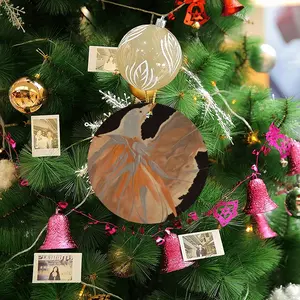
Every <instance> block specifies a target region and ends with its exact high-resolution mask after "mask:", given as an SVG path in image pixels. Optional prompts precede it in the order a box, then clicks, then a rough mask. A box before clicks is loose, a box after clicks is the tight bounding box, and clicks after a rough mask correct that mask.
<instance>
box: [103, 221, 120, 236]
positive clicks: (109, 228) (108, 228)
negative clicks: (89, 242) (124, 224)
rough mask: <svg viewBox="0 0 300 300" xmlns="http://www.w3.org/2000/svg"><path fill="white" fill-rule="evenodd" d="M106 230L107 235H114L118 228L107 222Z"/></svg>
mask: <svg viewBox="0 0 300 300" xmlns="http://www.w3.org/2000/svg"><path fill="white" fill-rule="evenodd" d="M105 231H106V234H107V235H114V234H115V233H116V232H117V228H116V227H113V226H110V225H109V224H107V223H106V225H105Z"/></svg>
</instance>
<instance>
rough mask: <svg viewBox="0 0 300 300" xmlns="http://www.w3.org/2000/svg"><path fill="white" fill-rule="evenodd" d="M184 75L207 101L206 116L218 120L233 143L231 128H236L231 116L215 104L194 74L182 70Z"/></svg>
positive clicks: (184, 69) (185, 69)
mask: <svg viewBox="0 0 300 300" xmlns="http://www.w3.org/2000/svg"><path fill="white" fill-rule="evenodd" d="M182 69H183V71H184V73H185V74H186V75H188V76H189V78H190V83H191V85H192V86H193V87H194V88H195V89H196V91H197V92H198V93H199V94H200V95H201V96H202V97H203V98H204V99H205V115H209V116H210V117H211V118H214V117H215V118H216V119H217V120H218V122H219V124H220V126H221V128H222V129H223V132H224V134H225V136H226V137H227V138H228V139H229V140H230V142H231V143H233V142H232V137H231V127H234V124H233V122H232V119H231V117H230V115H228V114H227V113H225V112H224V111H223V110H222V109H221V108H220V107H219V106H218V105H217V103H216V102H215V100H214V99H213V97H212V96H211V95H210V94H209V92H208V91H207V90H205V88H204V87H203V85H202V82H201V80H200V79H199V78H198V76H196V75H195V74H194V73H193V72H191V71H190V70H188V69H187V68H185V67H183V68H182Z"/></svg>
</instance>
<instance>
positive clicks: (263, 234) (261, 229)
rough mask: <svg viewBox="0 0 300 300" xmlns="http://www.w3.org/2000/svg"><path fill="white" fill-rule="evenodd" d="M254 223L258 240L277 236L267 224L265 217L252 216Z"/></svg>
mask: <svg viewBox="0 0 300 300" xmlns="http://www.w3.org/2000/svg"><path fill="white" fill-rule="evenodd" d="M252 217H253V219H254V220H255V222H256V226H257V232H258V235H259V236H260V238H262V239H269V238H273V237H276V236H277V233H276V232H274V231H273V230H272V229H271V227H270V226H269V224H268V221H267V219H266V216H265V215H264V214H257V215H253V216H252Z"/></svg>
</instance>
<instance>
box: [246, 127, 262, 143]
mask: <svg viewBox="0 0 300 300" xmlns="http://www.w3.org/2000/svg"><path fill="white" fill-rule="evenodd" d="M258 134H259V131H258V130H255V131H250V132H249V133H248V135H247V144H248V145H255V144H258V143H260V142H261V141H260V139H259V138H258Z"/></svg>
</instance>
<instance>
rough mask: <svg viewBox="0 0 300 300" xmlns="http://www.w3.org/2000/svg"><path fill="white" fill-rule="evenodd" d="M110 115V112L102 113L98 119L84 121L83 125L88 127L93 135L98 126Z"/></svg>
mask: <svg viewBox="0 0 300 300" xmlns="http://www.w3.org/2000/svg"><path fill="white" fill-rule="evenodd" d="M111 115H112V113H111V112H109V113H104V114H103V116H102V117H101V118H100V119H99V120H96V121H94V122H85V123H84V126H85V127H88V128H89V129H90V130H91V131H92V136H94V135H95V133H96V132H97V131H98V129H99V128H100V126H101V125H102V124H103V123H104V121H105V120H107V118H109V117H110V116H111Z"/></svg>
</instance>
